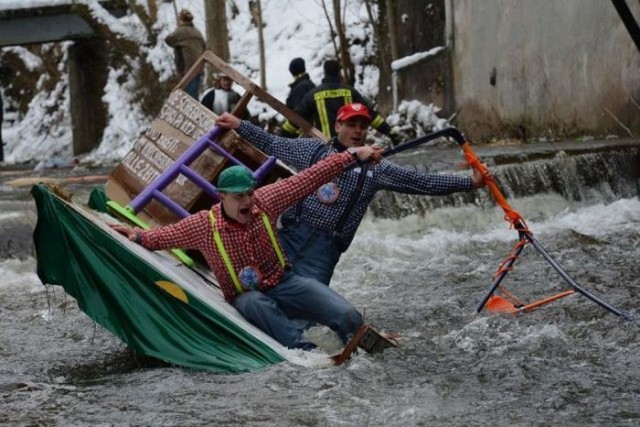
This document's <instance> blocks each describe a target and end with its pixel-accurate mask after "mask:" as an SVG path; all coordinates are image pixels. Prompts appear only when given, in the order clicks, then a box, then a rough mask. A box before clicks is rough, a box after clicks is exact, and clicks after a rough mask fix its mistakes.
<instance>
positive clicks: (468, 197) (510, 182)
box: [370, 141, 640, 219]
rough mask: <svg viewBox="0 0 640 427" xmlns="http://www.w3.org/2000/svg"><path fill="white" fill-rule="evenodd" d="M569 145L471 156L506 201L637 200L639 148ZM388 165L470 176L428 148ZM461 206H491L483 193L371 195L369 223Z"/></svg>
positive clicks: (447, 155) (450, 155) (455, 153)
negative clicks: (541, 197)
mask: <svg viewBox="0 0 640 427" xmlns="http://www.w3.org/2000/svg"><path fill="white" fill-rule="evenodd" d="M572 144H574V146H575V147H574V148H573V149H570V148H566V147H564V146H562V147H561V148H564V149H558V150H553V151H549V150H546V149H543V148H542V147H541V148H540V149H538V150H536V149H535V147H532V146H525V147H520V148H519V149H518V148H513V147H509V148H504V149H495V148H489V147H485V148H482V147H480V148H477V150H476V151H477V154H478V157H479V158H480V160H482V161H484V162H485V163H487V165H488V166H489V168H490V169H491V171H492V173H493V175H494V177H495V180H496V181H497V183H498V185H499V186H500V188H501V189H502V191H503V193H504V195H505V196H506V197H507V199H517V198H521V197H527V196H532V195H535V194H544V193H554V194H559V195H561V196H562V197H563V198H565V199H567V200H568V201H578V202H587V203H589V202H593V203H598V202H602V203H609V202H612V201H614V200H617V199H621V198H631V197H636V196H638V195H640V142H637V143H628V142H625V143H621V144H617V143H616V142H612V141H608V142H607V143H606V144H607V145H604V146H603V145H601V144H600V143H593V144H592V146H585V145H584V144H583V143H577V142H576V143H572ZM452 147H453V143H452ZM518 150H519V151H518ZM409 154H411V153H409ZM443 158H444V159H445V160H444V161H443ZM389 160H391V161H393V162H395V163H397V164H399V165H403V166H407V167H414V168H416V169H418V170H429V171H434V172H442V173H470V171H469V170H464V171H460V170H459V169H456V166H457V164H458V163H460V162H462V161H463V158H462V156H461V155H460V153H459V150H456V149H455V148H451V150H446V152H445V151H443V150H442V147H437V148H436V147H428V148H427V149H424V150H420V151H419V154H418V155H416V154H414V155H411V156H407V157H406V158H393V157H390V158H389ZM447 161H448V162H449V163H448V164H446V163H445V162H447ZM467 205H477V206H481V207H490V206H493V205H494V202H493V199H492V198H491V195H490V194H489V192H488V191H486V190H480V191H474V192H469V193H456V194H452V195H449V196H420V195H407V194H400V193H395V192H387V191H382V192H380V193H378V194H377V195H376V197H375V199H374V201H373V202H372V203H371V205H370V210H371V213H372V214H373V215H374V216H375V217H379V218H392V219H393V218H402V217H405V216H408V215H412V214H426V213H428V212H430V211H433V210H434V209H438V208H443V207H457V206H467ZM524 214H525V215H526V213H524Z"/></svg>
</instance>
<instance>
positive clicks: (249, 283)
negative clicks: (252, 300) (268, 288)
mask: <svg viewBox="0 0 640 427" xmlns="http://www.w3.org/2000/svg"><path fill="white" fill-rule="evenodd" d="M238 278H239V279H240V283H242V284H243V285H244V287H246V288H247V289H250V290H252V291H255V290H256V289H258V285H259V284H260V282H261V281H262V275H261V274H260V271H258V269H257V268H254V267H252V266H250V265H249V266H247V267H245V268H243V269H242V270H241V271H240V274H239V275H238Z"/></svg>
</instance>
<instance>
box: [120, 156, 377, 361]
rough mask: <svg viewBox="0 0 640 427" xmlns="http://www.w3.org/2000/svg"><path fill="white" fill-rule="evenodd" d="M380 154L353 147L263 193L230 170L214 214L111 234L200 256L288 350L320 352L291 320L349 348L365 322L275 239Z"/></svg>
mask: <svg viewBox="0 0 640 427" xmlns="http://www.w3.org/2000/svg"><path fill="white" fill-rule="evenodd" d="M379 154H380V149H378V148H374V147H369V146H365V147H357V148H355V147H354V148H353V149H350V150H348V151H344V152H342V153H337V154H334V155H331V156H327V157H326V158H325V159H323V160H321V161H320V162H318V163H316V164H315V165H314V166H312V167H310V168H308V169H306V170H304V171H302V172H300V173H299V174H297V175H295V176H292V177H290V178H288V179H285V180H282V181H278V182H276V183H274V184H271V185H267V186H264V187H261V188H257V189H256V188H255V186H256V182H255V180H254V178H253V176H252V174H251V172H250V171H249V170H248V169H246V168H245V167H244V166H232V167H230V168H227V169H225V170H224V171H223V172H222V173H221V174H220V176H219V177H218V188H217V190H218V194H219V197H220V201H221V203H218V204H215V205H214V206H213V207H212V208H211V209H210V210H204V211H200V212H198V213H195V214H193V215H190V216H188V217H186V218H184V219H182V220H181V221H179V222H177V223H175V224H171V225H167V226H164V227H159V228H155V229H152V230H148V231H143V230H141V229H137V228H130V227H126V226H122V225H115V226H113V228H114V229H115V230H117V231H119V232H120V233H122V234H124V235H126V236H127V237H128V238H129V239H130V240H133V241H135V242H137V243H139V244H141V245H142V246H144V247H145V248H147V249H151V250H160V249H169V248H176V247H179V248H184V249H195V250H199V251H200V252H201V253H202V255H203V256H204V258H205V260H206V261H207V264H208V265H209V267H210V268H211V270H212V271H213V273H214V274H215V276H216V278H217V279H218V282H219V284H220V288H221V290H222V292H223V294H224V297H225V299H226V300H227V301H228V302H229V303H231V304H232V305H233V306H234V307H235V308H236V309H237V310H238V311H239V312H240V313H242V315H243V316H244V317H245V318H246V319H247V320H248V321H249V322H251V323H252V324H254V325H255V326H257V327H258V328H260V329H261V330H263V331H264V332H265V333H267V334H269V335H270V336H272V337H273V338H275V339H276V340H277V341H278V342H280V343H281V344H283V345H285V346H286V347H289V348H301V349H305V350H309V349H312V348H314V347H315V344H313V343H312V342H310V341H307V340H306V339H305V338H304V336H303V335H302V331H301V330H300V328H298V327H297V325H296V324H295V322H294V321H292V319H304V320H308V321H311V322H315V323H320V324H322V325H326V326H328V327H330V328H331V329H333V330H334V331H336V332H337V333H338V334H339V336H340V338H341V339H342V341H343V342H345V343H346V342H347V341H348V340H349V338H350V337H351V336H352V335H353V334H354V333H355V332H356V331H357V330H358V329H359V328H360V326H362V323H363V319H362V315H361V314H360V313H359V312H358V311H357V310H356V309H355V307H353V305H351V304H350V303H349V302H348V301H347V300H346V299H344V298H343V297H342V296H340V295H339V294H338V293H336V292H335V291H333V290H332V289H331V288H329V287H328V286H325V285H323V284H322V283H320V282H318V281H317V280H315V279H313V278H309V277H303V276H300V275H298V274H296V273H294V272H293V270H292V269H291V264H290V262H289V260H288V259H287V258H286V256H285V255H284V252H283V250H282V245H281V244H280V241H279V240H278V238H277V235H276V231H275V230H276V221H277V219H278V216H279V215H280V214H281V213H282V212H283V211H284V210H285V209H286V208H288V207H289V206H291V205H293V204H294V203H296V202H297V201H298V200H300V199H302V198H304V197H306V196H308V195H309V194H311V193H312V192H314V191H315V190H317V189H318V188H319V187H320V186H322V185H323V184H325V183H327V182H329V181H331V180H332V179H333V178H335V177H336V176H338V175H339V174H340V173H342V170H343V168H344V167H345V166H346V165H348V164H349V163H351V162H353V161H354V160H360V161H364V160H367V159H369V158H372V159H374V160H376V159H378V158H379Z"/></svg>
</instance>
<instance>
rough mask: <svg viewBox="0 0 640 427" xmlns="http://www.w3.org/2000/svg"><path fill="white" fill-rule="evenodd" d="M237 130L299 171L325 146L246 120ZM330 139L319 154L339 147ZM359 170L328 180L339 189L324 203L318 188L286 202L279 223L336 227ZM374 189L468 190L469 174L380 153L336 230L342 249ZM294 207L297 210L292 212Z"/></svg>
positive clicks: (411, 191)
mask: <svg viewBox="0 0 640 427" xmlns="http://www.w3.org/2000/svg"><path fill="white" fill-rule="evenodd" d="M236 132H237V133H238V134H239V135H240V136H241V137H242V138H244V139H245V140H246V141H248V142H249V143H251V144H253V145H255V146H256V147H257V148H258V149H260V150H262V151H263V152H264V153H266V154H267V155H272V156H275V157H276V158H278V159H280V160H282V161H283V162H285V163H286V164H288V165H289V166H291V167H293V168H295V169H296V170H298V171H301V170H304V169H305V168H308V167H309V166H310V165H311V163H312V162H313V160H314V157H315V156H316V154H315V153H316V152H317V151H318V150H323V147H325V146H326V145H325V144H324V143H323V142H322V141H320V140H319V139H315V138H297V139H291V138H284V137H279V136H275V135H272V134H270V133H267V132H265V131H264V130H262V129H260V128H258V127H256V126H254V125H252V124H251V123H249V122H247V121H242V122H241V124H240V127H239V128H238V129H236ZM333 142H334V143H333V144H332V145H331V146H330V147H329V148H328V149H324V150H326V153H323V154H321V155H320V156H319V158H323V157H325V156H327V155H329V154H331V153H335V152H336V151H339V150H344V148H342V147H341V146H340V145H339V143H337V140H335V139H334V141H333ZM336 147H338V148H336ZM361 171H362V169H361V168H355V169H351V170H350V171H347V172H345V173H343V174H341V175H340V176H339V177H337V178H335V179H334V180H333V182H334V183H335V184H336V185H337V186H338V188H339V189H340V194H339V196H338V198H337V200H335V201H334V202H333V203H331V204H325V203H323V202H322V201H320V199H319V198H318V197H317V194H312V195H310V196H309V197H307V198H305V199H304V200H303V201H301V202H300V203H301V206H299V207H297V206H294V207H291V208H289V209H288V210H287V211H286V212H285V213H284V214H283V215H282V223H283V224H287V223H290V222H295V221H298V220H301V221H303V222H305V223H307V224H310V225H311V226H313V227H316V228H318V229H320V230H324V231H326V232H333V231H335V228H336V224H337V223H338V221H339V220H340V217H341V216H342V212H343V211H344V210H345V209H346V206H347V205H348V203H349V200H350V199H351V195H352V193H353V192H354V191H356V188H357V184H358V178H359V176H360V173H361ZM379 190H390V191H397V192H399V193H406V194H423V195H431V196H434V195H447V194H451V193H455V192H458V191H470V190H471V177H470V176H458V175H451V174H434V173H427V172H420V171H416V170H410V169H405V168H402V167H400V166H398V165H396V164H394V163H392V162H390V161H388V160H385V159H383V160H382V161H381V162H380V163H378V164H375V165H369V167H368V168H367V177H366V179H365V180H364V185H363V188H362V189H361V190H360V195H359V197H358V199H357V201H356V203H355V204H354V206H353V209H352V211H351V213H350V214H349V215H348V217H347V220H346V222H345V224H344V226H343V228H342V230H341V231H339V232H338V233H337V235H336V236H335V238H336V240H337V243H338V245H339V247H341V248H342V249H343V250H346V249H347V248H348V247H349V245H350V244H351V241H352V240H353V236H354V235H355V233H356V231H357V229H358V226H359V225H360V222H361V221H362V218H363V217H364V215H365V213H366V211H367V207H368V206H369V203H371V200H372V199H373V196H374V195H375V194H376V192H377V191H379ZM298 213H299V215H300V216H299V218H296V215H297V214H298Z"/></svg>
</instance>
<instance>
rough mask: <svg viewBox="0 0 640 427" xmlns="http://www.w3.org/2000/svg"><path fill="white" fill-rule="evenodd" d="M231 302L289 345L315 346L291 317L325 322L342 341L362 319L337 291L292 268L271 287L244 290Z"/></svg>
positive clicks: (284, 343) (305, 348) (283, 343)
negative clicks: (263, 290)
mask: <svg viewBox="0 0 640 427" xmlns="http://www.w3.org/2000/svg"><path fill="white" fill-rule="evenodd" d="M232 304H233V306H234V307H235V308H236V309H237V310H238V311H239V312H240V313H241V314H242V315H243V316H244V317H245V319H247V320H248V321H249V322H251V323H252V324H253V325H255V326H257V327H258V328H260V329H261V330H262V331H264V332H265V333H267V334H268V335H270V336H271V337H273V338H274V339H275V340H276V341H278V342H279V343H280V344H282V345H284V346H286V347H289V348H302V349H304V350H310V349H312V348H315V344H313V343H311V342H310V341H307V340H306V339H305V338H304V337H303V335H302V330H301V329H300V328H299V327H297V326H296V324H295V322H294V321H293V320H292V319H294V318H296V319H304V320H308V321H312V322H317V323H320V324H322V325H326V326H328V327H329V328H331V329H332V330H334V331H336V332H337V333H338V335H339V336H340V338H341V339H342V341H343V342H344V343H346V342H347V341H348V340H349V338H350V337H351V336H352V335H353V334H354V333H355V332H356V331H357V330H358V328H359V327H360V326H362V322H363V319H362V315H361V314H360V313H359V312H358V310H356V308H355V307H354V306H353V305H351V303H349V302H348V301H347V300H346V299H344V298H343V297H342V296H340V295H339V294H338V293H336V292H335V291H333V290H332V289H330V288H329V287H328V286H324V285H323V284H321V283H319V282H317V281H316V280H313V279H310V278H308V277H301V276H298V275H297V274H294V273H293V272H292V271H288V272H287V273H285V275H284V277H283V278H282V280H281V281H280V283H278V284H277V285H276V286H274V287H273V288H271V289H269V290H267V291H265V292H260V291H251V292H245V293H243V294H240V295H238V296H237V297H236V298H235V299H234V300H233V303H232Z"/></svg>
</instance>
